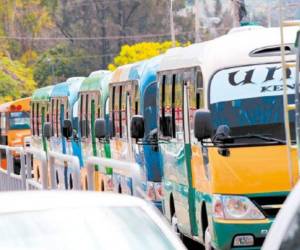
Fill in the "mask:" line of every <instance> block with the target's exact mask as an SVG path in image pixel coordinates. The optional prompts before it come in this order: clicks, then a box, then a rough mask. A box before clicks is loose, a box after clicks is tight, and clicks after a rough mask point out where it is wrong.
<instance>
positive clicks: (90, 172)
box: [86, 161, 101, 191]
mask: <svg viewBox="0 0 300 250" xmlns="http://www.w3.org/2000/svg"><path fill="white" fill-rule="evenodd" d="M100 169H101V166H100ZM100 169H99V170H100ZM86 171H87V186H88V190H89V191H94V190H95V180H94V174H95V167H94V164H93V163H90V162H89V161H88V162H87V165H86Z"/></svg>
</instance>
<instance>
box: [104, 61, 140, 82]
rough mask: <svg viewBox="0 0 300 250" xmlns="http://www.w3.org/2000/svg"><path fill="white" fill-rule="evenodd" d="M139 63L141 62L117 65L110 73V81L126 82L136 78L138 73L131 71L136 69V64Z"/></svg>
mask: <svg viewBox="0 0 300 250" xmlns="http://www.w3.org/2000/svg"><path fill="white" fill-rule="evenodd" d="M141 63H143V62H138V63H132V64H126V65H122V66H120V67H118V68H117V69H116V70H115V71H114V72H113V73H112V79H111V82H110V83H118V82H126V81H130V80H136V79H138V75H137V74H136V73H133V72H132V71H136V70H137V67H138V65H139V64H141Z"/></svg>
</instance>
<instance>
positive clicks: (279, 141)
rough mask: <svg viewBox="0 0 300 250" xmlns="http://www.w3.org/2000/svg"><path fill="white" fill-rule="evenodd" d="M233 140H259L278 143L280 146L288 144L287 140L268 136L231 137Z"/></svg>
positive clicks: (247, 135)
mask: <svg viewBox="0 0 300 250" xmlns="http://www.w3.org/2000/svg"><path fill="white" fill-rule="evenodd" d="M230 138H231V140H235V139H247V138H249V139H251V138H254V139H255V138H257V139H261V140H264V141H268V142H277V143H278V144H286V142H285V140H281V139H278V138H274V137H270V136H266V135H260V134H246V135H237V136H231V137H230Z"/></svg>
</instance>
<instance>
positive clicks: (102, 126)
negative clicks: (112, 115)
mask: <svg viewBox="0 0 300 250" xmlns="http://www.w3.org/2000/svg"><path fill="white" fill-rule="evenodd" d="M95 136H96V138H98V139H103V138H105V136H106V121H105V120H104V119H103V118H100V119H96V121H95Z"/></svg>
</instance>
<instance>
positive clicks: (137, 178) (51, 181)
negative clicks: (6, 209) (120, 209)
mask: <svg viewBox="0 0 300 250" xmlns="http://www.w3.org/2000/svg"><path fill="white" fill-rule="evenodd" d="M0 151H2V152H4V153H3V154H2V153H1V154H0V163H2V159H1V156H2V155H5V159H6V169H5V168H4V166H2V164H0V165H1V166H0V191H14V190H47V189H52V190H57V189H58V190H82V189H83V187H82V184H81V179H82V178H81V174H80V163H79V159H78V157H77V156H72V155H66V154H62V153H57V152H54V151H49V152H48V153H47V154H46V152H45V151H43V150H39V149H34V148H28V147H26V148H21V147H9V146H3V145H0ZM16 157H17V158H19V159H20V174H16V173H14V163H15V158H16ZM96 166H97V168H98V171H100V173H101V174H103V175H106V168H111V169H112V172H113V175H115V176H117V177H119V176H122V177H125V178H126V179H127V180H130V194H132V195H135V196H143V191H142V189H141V173H140V171H141V169H140V167H139V165H138V164H136V163H132V162H124V161H119V160H114V159H108V158H101V157H90V158H88V159H87V161H86V166H85V167H86V172H87V187H88V190H95V167H96ZM125 193H126V192H125Z"/></svg>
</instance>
